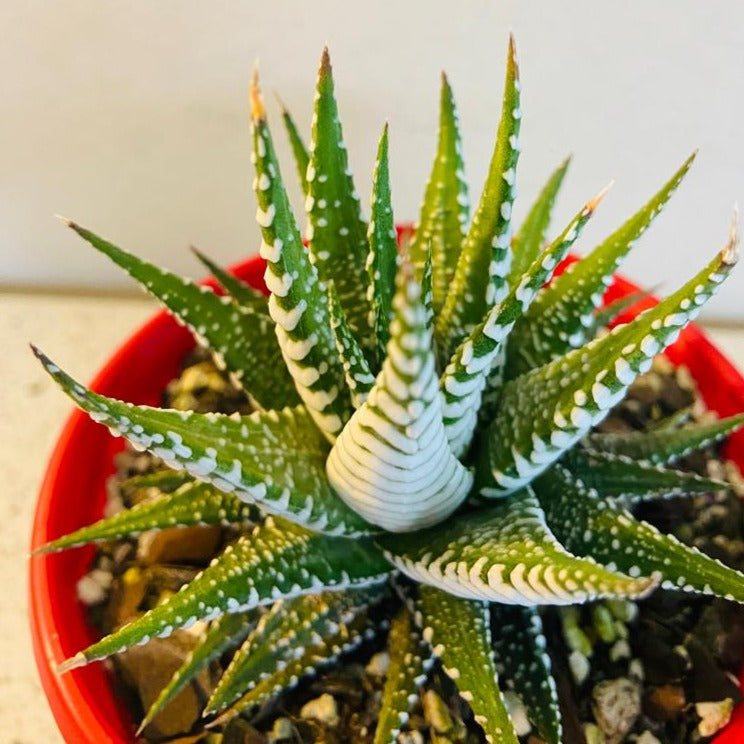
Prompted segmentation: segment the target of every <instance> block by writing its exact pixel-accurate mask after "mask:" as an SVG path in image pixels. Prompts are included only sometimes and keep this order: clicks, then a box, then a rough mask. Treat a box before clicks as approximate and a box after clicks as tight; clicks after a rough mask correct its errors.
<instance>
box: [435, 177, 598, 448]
mask: <svg viewBox="0 0 744 744" xmlns="http://www.w3.org/2000/svg"><path fill="white" fill-rule="evenodd" d="M603 194H604V192H601V193H600V194H598V195H597V196H596V197H595V198H593V199H591V200H590V201H589V202H587V204H586V205H585V206H584V207H583V208H582V209H581V210H580V211H579V213H578V214H577V215H576V216H575V217H574V218H573V219H572V220H571V221H570V222H569V223H568V225H567V226H566V228H565V229H564V230H563V232H562V233H561V234H560V235H559V236H558V237H557V238H556V239H555V240H554V241H553V242H552V243H551V244H550V245H549V246H548V247H547V248H546V249H545V251H544V252H543V253H542V255H540V256H538V257H537V259H535V261H533V263H532V265H531V266H530V267H529V269H528V270H527V272H526V273H525V274H524V276H522V277H521V278H520V280H519V283H518V284H517V285H515V286H514V287H512V288H511V290H510V291H509V294H508V295H507V296H506V297H505V298H504V300H503V301H502V302H500V303H499V304H498V305H495V306H494V307H493V308H491V310H489V312H488V313H486V316H485V318H484V319H483V320H482V321H481V322H480V323H479V324H478V325H477V326H476V327H475V329H474V330H473V331H472V333H471V334H470V335H469V336H468V337H467V338H466V339H465V340H464V341H463V342H462V343H461V344H460V346H459V347H458V348H457V351H455V353H454V355H453V356H452V359H451V360H450V362H449V364H448V365H447V367H446V369H445V370H444V373H443V374H442V376H441V378H440V381H439V385H440V389H441V391H442V398H443V406H442V417H443V420H444V426H445V430H446V432H447V440H448V441H449V443H450V447H451V449H452V451H453V452H454V454H455V455H456V456H457V457H460V456H462V455H463V454H464V452H465V451H466V449H467V447H468V446H469V445H470V442H471V440H472V438H473V433H474V432H475V428H476V424H477V422H478V412H479V410H480V409H481V408H482V406H481V397H482V392H483V389H484V387H485V386H486V383H487V382H490V383H492V385H493V387H495V388H500V387H501V374H500V373H501V369H500V367H499V366H498V365H496V362H497V360H498V359H499V352H500V351H502V350H503V343H504V340H505V339H506V338H507V337H508V335H509V332H510V331H511V329H512V328H513V327H514V324H515V323H516V322H517V320H518V318H519V317H520V316H521V315H522V313H524V312H525V310H526V309H527V308H528V307H529V306H530V303H531V302H532V300H533V299H534V297H535V295H536V294H537V293H538V291H539V290H540V287H542V286H543V284H544V283H545V282H546V281H547V280H548V279H549V278H550V277H551V276H552V274H553V270H554V269H555V267H556V266H557V265H558V263H559V262H560V261H561V260H562V259H563V258H564V257H565V255H566V254H567V253H568V251H569V249H570V247H571V245H573V243H574V241H575V240H576V239H577V238H578V236H579V235H580V234H581V231H582V230H583V228H584V225H586V223H587V222H588V221H589V218H590V217H591V216H592V214H594V210H595V209H596V208H597V205H598V204H599V202H600V200H601V198H602V196H603ZM489 413H490V412H489ZM486 416H488V414H486Z"/></svg>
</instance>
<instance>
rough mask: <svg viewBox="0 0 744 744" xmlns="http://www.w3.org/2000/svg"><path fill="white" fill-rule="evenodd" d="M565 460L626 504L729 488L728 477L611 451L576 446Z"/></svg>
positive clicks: (586, 481)
mask: <svg viewBox="0 0 744 744" xmlns="http://www.w3.org/2000/svg"><path fill="white" fill-rule="evenodd" d="M561 463H562V464H563V465H564V466H565V467H566V468H567V469H568V470H570V471H571V473H573V475H574V476H576V477H577V478H578V479H579V480H581V481H582V482H583V483H584V484H585V485H587V486H589V487H590V488H594V489H596V490H597V491H599V493H601V494H602V496H604V497H610V498H614V499H617V500H620V501H622V502H623V503H625V504H635V503H637V502H639V501H648V500H651V499H657V498H669V497H672V496H681V495H685V494H692V493H707V492H711V491H720V490H721V489H725V488H728V484H727V483H725V482H724V481H719V480H715V479H713V478H704V477H703V476H701V475H698V474H697V473H690V472H686V471H683V470H670V469H667V468H664V467H662V466H660V465H650V464H648V463H643V462H638V461H636V460H634V459H632V458H631V457H626V456H625V455H614V454H611V453H609V452H593V451H588V450H579V451H577V450H572V451H571V452H569V453H568V454H567V455H566V457H564V458H563V459H562V460H561Z"/></svg>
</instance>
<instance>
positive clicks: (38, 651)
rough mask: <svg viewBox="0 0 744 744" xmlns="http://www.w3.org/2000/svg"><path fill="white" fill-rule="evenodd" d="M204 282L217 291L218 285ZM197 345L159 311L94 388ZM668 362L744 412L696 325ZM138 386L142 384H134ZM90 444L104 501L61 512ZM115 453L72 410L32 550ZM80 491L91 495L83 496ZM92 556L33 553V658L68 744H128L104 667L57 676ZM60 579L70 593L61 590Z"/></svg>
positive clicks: (720, 407)
mask: <svg viewBox="0 0 744 744" xmlns="http://www.w3.org/2000/svg"><path fill="white" fill-rule="evenodd" d="M575 260H576V258H573V257H569V259H567V261H566V262H565V263H572V262H573V261H575ZM264 266H265V263H264V261H263V260H262V259H260V258H259V257H258V256H253V257H251V258H248V259H246V260H245V261H242V262H240V263H238V264H236V265H235V266H233V267H232V271H234V272H235V273H236V274H237V275H238V276H239V277H240V278H242V279H244V280H245V281H247V282H248V283H249V284H251V285H252V286H254V287H256V288H258V289H263V290H264V291H265V285H264V283H263V278H262V277H263V269H264ZM202 283H203V284H207V285H208V286H211V287H212V288H217V285H216V283H215V282H214V280H212V279H209V280H205V281H204V282H202ZM637 290H638V287H637V286H636V285H634V284H633V283H632V282H630V281H628V280H626V279H624V278H622V277H616V278H615V280H614V282H613V283H612V285H611V286H610V288H609V289H608V291H607V293H606V295H605V300H606V301H607V302H611V301H613V300H615V299H617V298H619V297H622V296H625V295H627V294H630V293H632V292H635V291H637ZM655 303H656V300H655V299H654V298H653V297H646V298H644V299H643V300H641V301H639V302H638V303H636V304H635V305H634V306H633V307H632V308H630V309H629V310H628V311H626V312H624V313H623V315H622V316H621V317H620V319H619V320H620V321H621V322H626V321H627V320H629V319H630V318H631V317H632V316H633V315H635V314H637V313H638V312H640V311H641V310H642V309H645V308H646V307H649V306H651V305H653V304H655ZM163 339H166V340H167V344H166V346H167V347H168V350H169V351H170V353H171V354H172V355H175V356H172V357H164V353H165V352H164V351H163ZM192 345H193V339H192V338H191V336H190V334H189V333H188V331H186V330H185V329H183V328H181V327H179V326H177V325H176V323H175V321H174V320H173V318H172V317H171V316H169V315H168V313H167V311H165V310H162V311H160V312H158V313H157V314H156V315H154V317H152V318H151V319H150V320H149V321H147V322H146V323H145V324H144V325H143V326H141V327H140V328H139V329H138V330H137V331H136V332H134V333H133V334H132V335H131V336H129V338H128V339H127V340H126V341H125V342H124V343H123V344H122V345H121V346H120V347H119V348H118V349H117V350H116V351H115V352H114V354H113V355H112V356H111V357H110V358H109V360H108V361H107V363H106V364H105V365H104V367H103V368H102V369H101V370H100V371H99V372H98V374H97V375H96V376H95V378H94V379H93V382H92V383H91V385H90V387H91V388H92V389H93V390H96V391H99V392H108V394H112V393H114V391H113V390H111V388H112V387H113V388H117V389H118V388H119V387H121V386H122V385H123V386H124V387H127V384H124V383H122V380H123V375H122V371H123V370H129V369H130V368H131V364H130V361H131V358H132V356H136V357H138V358H139V357H141V356H143V351H142V350H143V348H144V349H146V350H148V351H147V352H146V353H145V354H144V356H145V357H148V358H150V359H151V361H152V360H155V361H157V357H159V356H160V357H164V358H173V359H175V360H176V361H175V364H174V365H173V366H172V367H171V368H168V365H167V364H166V365H164V368H163V369H160V368H158V374H157V377H158V378H159V381H158V382H157V383H155V382H154V381H153V380H152V375H145V377H143V378H142V382H143V384H149V385H150V386H151V387H155V385H156V384H158V385H159V387H158V388H157V390H158V391H159V390H162V389H163V387H164V386H165V384H166V383H167V381H168V380H169V379H172V377H173V376H174V374H175V372H176V370H177V366H176V365H177V363H178V360H179V359H180V358H181V357H182V356H183V354H185V353H186V352H187V351H188V349H189V348H190V346H192ZM666 355H667V356H668V357H669V358H670V359H671V361H672V362H674V363H675V364H685V365H686V366H687V367H688V368H689V369H690V372H691V374H692V376H693V377H694V378H695V380H696V382H697V383H698V385H699V386H700V389H701V394H702V397H703V399H704V400H705V402H706V405H707V406H708V407H709V408H710V409H712V410H714V411H716V412H717V413H718V414H719V415H721V416H727V415H732V414H734V413H738V412H740V411H744V377H742V375H741V374H740V373H739V372H738V371H737V370H736V368H735V367H734V366H733V365H732V364H731V362H729V361H728V359H726V357H725V356H724V355H723V354H722V353H721V352H720V351H718V349H717V348H716V347H715V346H714V345H713V344H712V343H711V342H710V341H709V340H708V339H707V337H706V336H705V335H704V334H703V332H702V331H700V329H699V328H697V327H696V326H695V325H694V324H693V325H690V326H688V327H687V328H686V329H685V330H684V331H683V332H682V334H681V335H680V338H679V340H678V341H677V342H676V343H675V344H674V346H673V347H671V348H670V349H668V350H667V352H666ZM145 361H146V360H145ZM711 373H713V374H711ZM136 382H137V381H136V380H135V381H134V383H136ZM161 383H162V384H161ZM129 387H131V385H129ZM122 397H123V396H122ZM136 397H137V393H135V394H134V398H136ZM134 398H132V397H128V399H134ZM137 402H152V403H154V402H156V401H153V400H147V401H146V400H141V401H140V400H138V401H137ZM81 442H82V443H83V445H82V447H81ZM86 442H90V443H93V442H96V444H97V451H98V452H99V453H100V456H102V457H105V456H106V455H105V454H104V453H108V461H102V460H98V459H96V458H91V459H95V461H96V462H99V461H100V462H102V466H101V467H99V468H96V469H95V470H96V474H97V475H96V483H97V485H98V487H99V488H98V490H99V491H100V493H99V494H98V498H97V503H95V504H94V505H92V506H91V505H90V504H88V505H82V506H80V505H79V504H75V505H74V506H77V507H78V509H77V511H75V512H73V510H72V509H69V510H66V509H65V510H61V509H60V505H59V499H60V498H63V499H64V497H65V496H66V494H64V493H63V494H60V493H59V491H60V489H59V481H60V478H61V477H62V475H64V474H65V473H67V475H68V477H67V480H69V479H70V477H69V471H70V463H71V461H74V459H75V454H76V453H77V455H78V457H79V458H80V457H81V455H80V452H86V451H88V452H89V450H87V449H86V446H85V444H86ZM117 449H118V448H117V447H115V446H114V445H113V440H112V438H111V437H110V436H109V435H108V434H107V433H106V432H105V430H104V429H102V428H101V427H100V426H98V425H96V424H94V423H93V422H91V421H90V420H89V419H88V417H87V416H86V415H85V414H84V413H83V412H82V411H80V410H78V409H75V410H73V412H72V413H71V414H70V416H69V417H68V419H67V421H66V423H65V425H64V428H63V430H62V432H61V434H60V436H59V439H58V440H57V443H56V445H55V447H54V450H53V452H52V455H51V457H50V459H49V463H48V466H47V470H46V474H45V476H44V480H43V482H42V486H41V489H40V492H39V497H38V500H37V505H36V510H35V514H34V521H33V528H32V534H31V550H32V551H33V550H35V549H36V548H37V547H39V546H40V545H42V544H44V543H45V542H47V541H48V540H50V539H52V538H54V537H56V536H58V534H61V533H62V532H63V531H66V530H62V529H60V528H59V524H58V523H59V513H60V512H61V511H67V512H73V513H74V514H77V513H79V512H80V509H81V508H82V509H83V513H85V514H86V517H87V518H89V516H90V514H91V512H94V511H95V509H96V507H97V508H98V511H99V513H100V508H102V506H103V498H104V496H103V491H102V486H103V480H104V479H105V477H106V476H107V475H108V473H109V472H111V471H112V467H111V458H112V456H113V453H114V452H115V451H116V450H117ZM725 454H726V456H727V457H729V458H730V459H732V460H734V461H736V462H737V464H739V466H740V467H742V469H743V470H744V431H740V432H737V433H736V434H735V435H733V436H732V437H731V438H730V441H729V443H728V445H727V448H726V451H725ZM104 471H105V472H104ZM86 472H87V471H86ZM76 490H77V489H76ZM79 492H80V493H86V492H87V491H86V490H85V489H80V491H79ZM68 500H69V497H68ZM55 507H56V510H55ZM93 550H94V548H93V547H92V546H89V547H88V548H87V549H86V548H83V549H78V550H76V551H68V552H67V553H55V554H51V555H32V557H31V559H30V565H29V616H30V623H31V634H32V641H33V648H34V656H35V658H36V665H37V668H38V670H39V676H40V679H41V683H42V687H43V689H44V692H45V694H46V697H47V700H48V701H49V705H50V708H51V710H52V713H53V715H54V718H55V719H56V721H57V725H58V727H59V729H60V732H61V734H62V736H63V738H64V739H65V741H66V742H68V743H69V744H81V743H82V742H91V744H92V743H93V742H96V743H97V742H101V741H107V742H111V743H112V744H131V742H133V741H136V738H135V734H134V731H135V728H136V726H135V725H134V723H133V721H132V718H131V715H130V714H129V712H128V711H127V710H126V709H125V707H124V705H123V704H122V703H121V702H120V701H118V700H117V699H116V696H115V690H114V688H113V685H112V681H113V680H112V675H111V673H110V671H109V670H108V668H107V667H108V665H107V663H99V664H91V665H89V666H86V667H82V668H80V669H76V670H74V671H72V672H69V673H67V674H64V675H59V674H58V673H57V671H56V667H57V665H58V664H59V663H60V662H61V661H63V660H64V658H66V657H67V656H68V655H70V654H71V653H75V652H76V651H77V650H79V648H80V647H82V644H81V643H80V641H81V640H82V641H83V643H85V641H86V640H87V641H88V642H90V641H91V640H93V638H94V635H93V633H92V630H91V629H90V628H89V627H88V626H87V623H86V622H85V612H86V608H85V607H84V606H83V605H82V604H81V603H79V602H77V600H76V598H75V596H74V583H70V582H76V581H77V578H79V576H80V575H82V574H83V573H84V572H85V570H86V568H87V567H88V566H89V565H90V561H91V558H92V555H93ZM70 554H72V555H73V558H74V560H68V563H69V566H67V565H65V571H63V572H62V573H60V571H59V570H55V565H56V564H55V562H58V563H61V562H62V560H63V556H65V555H70ZM60 579H62V583H64V584H66V585H65V586H61V585H60V581H59V580H60ZM65 597H66V601H65ZM68 613H70V614H68ZM70 618H72V624H73V625H75V632H74V633H72V634H69V633H66V632H65V631H66V629H67V628H68V625H69V621H70ZM74 644H77V646H75V645H74ZM740 686H741V687H742V689H744V666H743V667H742V674H741V675H740ZM743 738H744V703H743V704H741V705H739V706H738V708H737V709H736V710H735V711H734V714H733V716H732V719H731V722H730V723H729V724H728V726H727V727H726V728H725V729H724V730H723V731H722V732H721V733H719V735H718V736H717V737H716V739H715V740H714V744H736V742H739V741H741V740H742V739H743Z"/></svg>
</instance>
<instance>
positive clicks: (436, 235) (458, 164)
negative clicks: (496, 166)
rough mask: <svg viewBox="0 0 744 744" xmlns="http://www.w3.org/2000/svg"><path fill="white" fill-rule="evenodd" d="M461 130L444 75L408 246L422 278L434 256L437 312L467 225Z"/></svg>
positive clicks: (434, 297)
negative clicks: (432, 150) (433, 142)
mask: <svg viewBox="0 0 744 744" xmlns="http://www.w3.org/2000/svg"><path fill="white" fill-rule="evenodd" d="M468 212H469V201H468V187H467V184H466V182H465V173H464V164H463V160H462V146H461V143H460V129H459V122H458V118H457V110H456V107H455V99H454V96H453V94H452V88H451V87H450V84H449V81H448V80H447V76H446V75H445V74H444V73H442V88H441V93H440V99H439V140H438V142H437V152H436V155H435V157H434V163H433V164H432V167H431V173H430V175H429V181H428V183H427V184H426V190H425V192H424V201H423V203H422V205H421V212H420V214H419V219H418V224H417V225H416V232H415V233H414V236H413V238H412V239H411V243H410V245H409V253H410V256H411V261H412V262H413V264H414V266H415V267H416V270H417V272H418V273H419V274H420V273H421V272H422V271H423V268H424V263H425V261H426V254H427V252H428V251H429V250H431V253H432V269H433V270H432V279H433V281H432V296H433V307H434V309H435V311H436V312H438V311H439V310H440V309H441V307H442V305H443V304H444V300H445V298H446V296H447V292H448V291H449V286H450V282H451V281H452V277H453V276H454V273H455V266H456V265H457V259H458V257H459V255H460V249H461V247H462V241H463V239H464V237H465V230H466V226H467V221H468Z"/></svg>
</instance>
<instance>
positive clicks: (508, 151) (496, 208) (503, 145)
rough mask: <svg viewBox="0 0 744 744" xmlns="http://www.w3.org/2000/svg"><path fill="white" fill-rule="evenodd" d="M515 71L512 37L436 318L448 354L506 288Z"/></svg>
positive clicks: (515, 150)
mask: <svg viewBox="0 0 744 744" xmlns="http://www.w3.org/2000/svg"><path fill="white" fill-rule="evenodd" d="M519 90H520V85H519V71H518V67H517V57H516V48H515V46H514V39H513V38H510V40H509V52H508V56H507V60H506V82H505V86H504V97H503V101H502V109H501V121H500V123H499V130H498V134H497V136H496V145H495V148H494V152H493V156H492V157H491V163H490V165H489V167H488V175H487V177H486V183H485V186H484V188H483V193H482V194H481V198H480V201H479V203H478V207H477V209H476V211H475V214H474V216H473V221H472V222H471V224H470V228H469V229H468V232H467V235H466V236H465V240H464V241H463V245H462V250H461V252H460V257H459V259H458V261H457V267H456V269H455V274H454V276H453V278H452V282H451V284H450V287H449V292H448V293H447V297H446V300H445V302H444V305H443V307H442V310H441V312H440V313H439V315H438V318H437V325H436V338H437V344H438V346H439V348H440V350H441V354H442V357H443V358H444V359H448V358H449V357H450V356H451V355H452V352H453V351H454V350H455V349H456V348H457V346H458V345H459V344H460V343H461V342H462V340H463V339H464V338H465V337H466V336H467V335H468V334H469V333H470V331H472V330H473V328H474V327H475V326H476V325H477V324H478V323H479V322H480V321H481V319H482V318H483V316H484V315H485V313H486V311H487V310H488V308H489V307H492V306H493V305H496V304H497V303H498V302H500V301H501V300H502V299H503V298H504V297H505V296H506V293H507V291H508V287H507V285H506V277H507V274H508V272H509V264H510V253H509V249H510V242H511V214H512V203H513V201H514V197H515V195H516V189H515V188H514V184H515V181H516V167H517V159H518V158H519V145H518V142H517V138H518V137H519V127H520V122H521V119H522V111H521V109H520V104H519Z"/></svg>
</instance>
